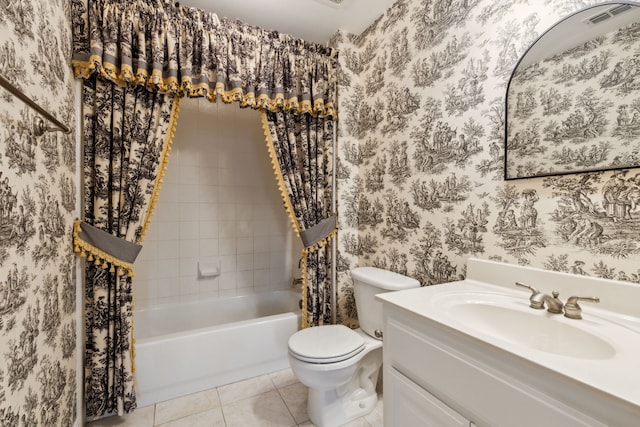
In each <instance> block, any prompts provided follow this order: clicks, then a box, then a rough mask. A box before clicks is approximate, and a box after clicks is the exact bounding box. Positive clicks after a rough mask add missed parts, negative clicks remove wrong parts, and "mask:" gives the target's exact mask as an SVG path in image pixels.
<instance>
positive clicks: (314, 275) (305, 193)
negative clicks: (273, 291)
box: [262, 111, 338, 327]
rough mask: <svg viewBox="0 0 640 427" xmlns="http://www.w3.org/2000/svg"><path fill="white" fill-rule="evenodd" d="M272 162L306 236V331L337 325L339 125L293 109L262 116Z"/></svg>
mask: <svg viewBox="0 0 640 427" xmlns="http://www.w3.org/2000/svg"><path fill="white" fill-rule="evenodd" d="M262 123H263V127H264V130H265V136H266V138H267V147H268V149H269V154H270V156H271V162H272V164H273V169H274V171H275V174H276V179H277V180H278V184H279V186H280V192H281V194H282V199H283V201H284V205H285V209H286V210H287V212H288V214H289V218H290V219H291V223H292V226H293V228H294V230H295V231H296V233H298V234H299V235H300V237H301V238H302V242H303V244H304V249H303V251H302V275H303V276H302V277H303V289H302V307H303V317H302V327H307V326H318V325H322V324H325V323H327V324H328V323H331V322H332V319H331V316H332V313H331V300H332V287H331V283H330V274H331V263H332V258H331V252H330V247H329V246H328V243H329V242H330V241H331V240H332V238H333V237H334V236H335V235H336V233H337V230H338V222H337V217H336V215H335V214H332V213H331V202H332V200H331V199H332V194H333V191H332V180H331V177H332V176H333V174H332V171H331V169H330V168H331V163H330V159H331V154H332V150H333V147H334V132H333V128H334V121H333V119H331V118H322V117H317V116H312V115H311V114H295V113H292V112H289V111H278V112H270V111H263V112H262Z"/></svg>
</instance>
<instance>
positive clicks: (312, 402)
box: [307, 388, 378, 427]
mask: <svg viewBox="0 0 640 427" xmlns="http://www.w3.org/2000/svg"><path fill="white" fill-rule="evenodd" d="M377 402H378V395H377V394H376V393H374V394H370V393H367V392H366V391H365V390H364V389H361V388H359V389H357V390H354V391H353V392H351V393H349V394H348V395H345V396H338V393H337V392H336V390H335V389H333V390H314V389H309V397H308V402H307V414H308V415H309V419H310V420H311V422H313V423H314V424H315V425H316V426H317V427H337V426H340V425H343V424H346V423H348V422H349V421H352V420H355V419H356V418H360V417H362V416H364V415H367V414H368V413H370V412H371V411H373V409H374V408H375V406H376V403H377Z"/></svg>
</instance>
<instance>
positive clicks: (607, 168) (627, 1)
mask: <svg viewBox="0 0 640 427" xmlns="http://www.w3.org/2000/svg"><path fill="white" fill-rule="evenodd" d="M619 4H628V5H631V6H635V7H640V1H630V0H621V1H614V0H611V1H605V2H601V3H597V4H593V5H590V6H586V7H583V8H581V9H579V10H577V11H575V12H573V13H570V14H569V15H567V16H565V17H563V18H561V19H560V20H558V21H557V22H556V23H554V24H553V25H552V26H550V27H549V28H547V29H546V30H545V31H544V32H543V33H542V34H540V36H539V37H538V38H536V39H535V40H534V41H533V43H531V45H530V46H529V47H528V48H527V49H526V50H525V51H524V53H523V54H522V55H521V56H520V58H519V59H518V62H516V64H515V66H514V68H513V71H512V72H511V75H510V77H509V81H508V82H507V89H506V92H505V100H504V105H505V109H504V172H503V174H504V180H505V181H513V180H519V179H529V178H543V177H549V176H559V175H571V174H578V173H591V172H601V171H613V170H623V169H634V168H640V163H638V164H634V163H632V164H629V165H625V166H613V165H612V166H604V167H598V168H587V169H575V170H567V171H557V172H556V171H550V172H548V173H538V174H535V175H527V176H517V177H509V176H508V169H507V162H508V160H507V159H508V154H509V153H508V149H507V148H508V142H509V141H508V140H509V132H508V129H509V127H508V124H509V119H508V116H509V114H508V113H509V89H510V88H511V83H512V81H513V78H514V76H515V75H516V71H517V70H518V67H519V66H520V64H521V63H522V62H523V61H524V59H525V57H526V56H527V54H529V53H530V52H531V50H532V49H533V48H534V46H535V45H536V44H537V43H538V42H539V41H540V40H541V39H542V38H543V37H545V36H546V35H548V33H549V32H551V31H552V30H554V29H555V28H556V27H558V26H559V25H561V24H562V23H563V22H565V21H566V20H568V19H570V18H572V17H574V16H576V15H578V14H580V13H583V12H585V11H588V10H590V9H594V8H600V7H603V6H606V5H619Z"/></svg>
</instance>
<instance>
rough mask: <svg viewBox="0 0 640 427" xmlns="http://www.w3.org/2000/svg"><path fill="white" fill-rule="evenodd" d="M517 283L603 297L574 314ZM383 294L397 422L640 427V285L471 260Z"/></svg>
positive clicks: (388, 376) (388, 416) (403, 425)
mask: <svg viewBox="0 0 640 427" xmlns="http://www.w3.org/2000/svg"><path fill="white" fill-rule="evenodd" d="M516 281H518V282H524V283H525V284H527V285H531V286H532V287H535V288H538V290H539V291H541V292H544V293H545V294H548V295H551V293H552V291H558V292H559V297H558V298H559V299H560V300H561V301H563V302H566V301H567V299H568V298H569V297H571V296H579V297H592V296H595V297H599V298H600V303H599V304H595V303H591V302H581V301H580V302H579V303H580V305H581V306H582V317H583V318H582V319H570V318H567V317H565V316H564V315H563V314H553V313H550V312H548V311H547V310H546V309H538V310H537V309H533V308H530V303H531V302H530V297H532V293H531V292H529V291H528V290H527V289H523V288H522V287H518V286H515V282H516ZM538 296H540V295H538ZM546 296H547V295H545V298H546ZM377 299H378V300H380V301H381V302H382V303H383V307H384V318H385V327H384V346H383V351H384V356H383V357H384V364H383V366H384V425H385V426H386V427H392V426H397V427H414V426H416V427H417V426H425V427H441V426H455V427H462V426H465V427H466V426H477V427H573V426H597V427H600V426H611V427H627V426H628V427H638V426H640V285H634V284H631V283H625V282H618V281H612V280H603V279H596V278H591V277H584V276H576V275H569V274H564V273H558V272H552V271H545V270H539V269H533V268H525V267H519V266H514V265H509V264H502V263H495V262H491V261H483V260H476V259H470V260H469V261H468V265H467V279H466V280H463V281H458V282H452V283H448V284H443V285H437V286H430V287H425V288H419V289H412V290H407V291H401V292H391V293H386V294H382V295H379V296H377ZM533 299H536V298H532V300H533ZM538 299H539V298H538Z"/></svg>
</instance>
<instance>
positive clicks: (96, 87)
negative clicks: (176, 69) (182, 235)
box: [74, 75, 178, 417]
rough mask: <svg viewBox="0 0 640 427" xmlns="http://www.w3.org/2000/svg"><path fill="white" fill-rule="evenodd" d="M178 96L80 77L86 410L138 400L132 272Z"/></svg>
mask: <svg viewBox="0 0 640 427" xmlns="http://www.w3.org/2000/svg"><path fill="white" fill-rule="evenodd" d="M177 100H178V99H177V98H174V97H173V96H170V95H163V94H159V93H152V92H149V91H148V90H147V89H146V88H144V87H138V88H125V87H121V86H118V85H116V84H114V83H112V82H110V81H104V80H102V79H100V78H96V76H95V75H94V76H93V77H92V78H89V79H87V80H85V81H84V85H83V127H84V181H85V182H84V192H85V194H84V197H85V211H84V222H78V223H76V227H75V233H74V237H75V238H74V244H75V250H76V251H77V252H79V253H81V254H82V255H83V256H86V257H87V260H88V261H89V262H87V264H86V265H87V266H86V271H85V273H86V279H85V314H86V316H85V328H86V340H87V341H86V344H85V360H84V365H85V404H86V408H87V416H89V417H94V416H100V415H103V414H105V413H118V414H120V415H121V414H123V413H125V412H130V411H131V410H133V409H134V408H135V407H136V399H135V393H134V390H133V354H132V352H133V337H132V303H133V292H132V286H131V284H132V280H131V279H132V276H133V270H132V266H133V261H134V260H135V256H136V255H137V253H138V251H139V247H137V244H138V243H140V241H141V240H142V237H143V235H144V233H145V229H146V226H147V221H148V218H149V215H150V213H151V210H152V209H153V206H154V204H155V198H156V196H157V191H158V188H159V182H160V181H161V179H159V178H161V176H162V175H163V173H164V166H165V164H166V161H167V153H168V151H169V147H170V143H171V137H172V135H173V132H174V129H175V124H176V118H177V110H178V101H177Z"/></svg>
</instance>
